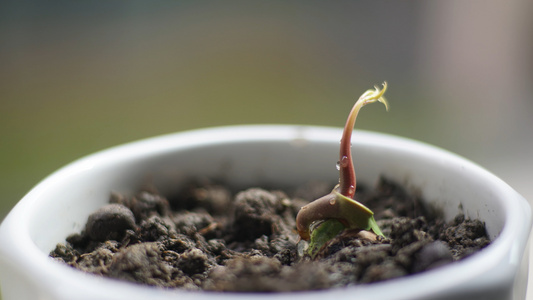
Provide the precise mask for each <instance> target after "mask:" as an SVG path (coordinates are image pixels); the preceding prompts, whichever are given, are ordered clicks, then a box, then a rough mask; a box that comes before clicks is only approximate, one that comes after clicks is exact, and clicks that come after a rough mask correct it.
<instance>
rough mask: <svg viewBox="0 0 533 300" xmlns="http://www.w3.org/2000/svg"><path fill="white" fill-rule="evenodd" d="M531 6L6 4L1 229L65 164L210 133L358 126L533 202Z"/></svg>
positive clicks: (1, 60) (0, 20)
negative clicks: (496, 180)
mask: <svg viewBox="0 0 533 300" xmlns="http://www.w3.org/2000/svg"><path fill="white" fill-rule="evenodd" d="M532 4H533V3H532V2H531V1H516V0H512V1H496V0H485V1H440V2H436V1H427V2H421V1H402V2H400V1H390V2H385V1H336V2H326V1H290V2H288V1H262V2H253V1H224V2H222V1H218V2H215V1H213V2H195V1H186V2H185V1H168V2H164V1H163V2H161V1H156V2H151V1H150V2H145V1H142V2H140V1H125V2H114V1H113V2H107V1H106V2H99V1H52V2H50V1H17V2H2V3H1V4H0V191H1V194H0V220H1V219H2V218H3V217H4V216H5V215H6V214H7V213H8V211H9V209H10V208H11V207H13V206H14V205H15V203H16V202H17V201H18V200H19V199H20V198H21V197H22V196H23V195H24V194H25V193H26V192H27V191H28V190H29V189H30V188H31V187H32V186H33V185H35V184H36V183H38V182H39V180H41V179H42V178H44V177H45V176H46V175H48V174H49V173H51V172H53V171H54V170H56V169H58V168H60V167H61V166H63V165H65V164H67V163H69V162H71V161H73V160H75V159H77V158H80V157H81V156H84V155H87V154H90V153H92V152H95V151H97V150H101V149H104V148H107V147H110V146H114V145H118V144H121V143H125V142H129V141H133V140H137V139H142V138H146V137H150V136H154V135H160V134H165V133H170V132H176V131H182V130H187V129H193V128H200V127H210V126H220V125H231V124H247V123H285V124H313V125H326V126H338V127H341V126H343V125H344V122H345V119H346V117H347V113H348V111H349V109H350V108H351V106H352V104H353V103H354V101H355V100H356V99H357V98H358V97H359V95H360V94H361V93H362V92H364V91H365V90H366V89H368V88H371V87H372V86H373V85H374V84H379V83H381V82H382V81H384V80H387V81H388V83H389V91H388V92H387V98H388V100H389V101H390V104H391V110H390V112H388V113H386V112H385V110H384V109H383V107H381V106H378V105H376V106H369V107H368V108H365V109H364V112H363V113H362V114H361V115H360V117H359V120H358V122H357V124H356V128H357V129H367V130H374V131H380V132H386V133H391V134H396V135H400V136H405V137H409V138H413V139H417V140H422V141H425V142H427V143H430V144H434V145H437V146H440V147H442V148H445V149H448V150H450V151H453V152H456V153H458V154H460V155H462V156H465V157H467V158H469V159H471V160H473V161H474V162H477V163H478V164H480V165H482V166H484V167H485V168H487V169H489V170H490V171H492V172H494V173H495V174H496V175H498V176H499V177H501V178H502V179H504V180H505V181H507V182H508V183H509V184H510V185H511V186H512V187H514V188H515V189H517V190H518V191H519V192H520V193H522V194H523V195H524V196H525V197H526V198H527V199H529V200H530V201H531V200H533V185H532V184H531V180H532V178H533V177H532V175H531V174H532V172H531V167H533V158H532V156H531V154H530V153H531V149H532V146H533V141H532V136H533V135H532V133H531V130H532V129H533V118H532V115H533V100H532V95H533V90H532V83H533V21H532V18H531V12H532V11H533V5H532Z"/></svg>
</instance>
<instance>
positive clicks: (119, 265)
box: [50, 179, 490, 292]
mask: <svg viewBox="0 0 533 300" xmlns="http://www.w3.org/2000/svg"><path fill="white" fill-rule="evenodd" d="M331 187H332V185H329V184H324V183H314V184H308V185H306V186H302V187H300V188H298V189H297V190H294V191H287V192H282V191H277V190H276V191H267V190H263V189H259V188H251V189H248V190H244V191H240V192H235V191H232V190H230V189H228V188H226V187H224V186H223V185H219V184H214V183H211V182H209V181H207V180H196V181H194V182H190V183H189V184H187V185H186V187H185V188H184V189H183V190H181V191H180V192H179V193H177V194H176V195H173V196H169V197H168V198H166V197H164V196H162V195H160V194H159V193H158V192H157V191H156V190H155V189H154V188H146V189H144V190H143V191H141V192H139V193H138V194H136V195H135V196H133V197H128V196H125V195H120V194H112V195H111V199H110V204H108V205H106V206H104V207H102V208H100V209H99V210H97V211H96V212H94V213H93V214H92V215H91V216H90V217H89V218H88V220H87V225H86V227H85V230H84V231H82V232H81V233H80V234H73V235H71V236H69V237H68V238H67V240H66V243H62V244H58V245H57V247H56V249H55V250H53V251H52V252H51V254H50V255H51V256H52V257H54V258H55V259H57V260H59V261H62V262H64V263H67V264H69V265H70V266H73V267H75V268H78V269H80V270H83V271H86V272H90V273H94V274H98V275H102V276H107V277H112V278H117V279H122V280H127V281H132V282H137V283H140V284H145V285H152V286H158V287H167V288H181V289H186V290H209V291H241V292H285V291H297V290H317V289H328V288H335V287H343V286H349V285H356V284H368V283H372V282H378V281H383V280H389V279H393V278H397V277H401V276H407V275H410V274H415V273H419V272H423V271H426V270H430V269H434V268H438V267H440V266H442V265H445V264H449V263H453V262H454V261H457V260H460V259H463V258H465V257H467V256H469V255H471V254H472V253H474V252H476V251H478V250H480V249H482V248H484V247H485V246H487V245H488V244H489V243H490V241H489V239H488V237H487V234H486V232H485V225H484V223H483V222H481V221H479V220H468V219H465V217H464V216H463V215H462V214H459V215H457V217H455V219H454V220H453V221H452V222H450V223H446V222H445V221H444V220H443V218H442V216H441V214H440V213H439V211H438V210H436V209H434V208H430V207H427V206H425V205H424V204H423V200H422V199H420V197H418V196H416V195H412V194H408V193H407V192H406V191H405V190H404V189H403V188H402V187H401V186H399V185H398V184H396V183H394V182H391V181H388V180H386V179H381V180H380V181H379V183H378V184H377V186H376V187H375V188H374V189H368V188H364V187H359V189H358V192H357V194H356V197H355V198H356V199H357V200H359V201H360V202H362V203H364V204H366V205H367V206H368V207H369V208H370V209H372V210H373V211H374V213H375V218H376V220H377V222H378V224H379V226H380V227H381V229H382V231H383V233H384V234H385V236H387V237H388V238H386V239H379V240H378V241H373V242H372V241H370V240H367V239H364V238H360V237H359V236H360V235H357V232H353V231H352V232H350V231H345V232H343V233H342V234H341V235H340V236H338V237H337V238H335V239H334V240H332V241H330V242H329V243H328V244H327V245H325V246H324V247H323V248H322V249H321V250H320V252H319V254H318V259H317V260H315V261H311V260H310V259H309V258H308V257H306V256H305V255H304V248H305V246H306V243H305V242H303V241H302V242H299V237H298V234H297V233H296V226H295V217H296V214H297V213H298V210H299V209H300V207H302V206H303V205H305V204H306V203H308V202H309V201H311V200H314V199H316V198H318V197H320V196H323V195H325V194H327V193H329V192H330V190H331Z"/></svg>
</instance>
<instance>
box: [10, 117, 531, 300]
mask: <svg viewBox="0 0 533 300" xmlns="http://www.w3.org/2000/svg"><path fill="white" fill-rule="evenodd" d="M341 132H342V131H341V129H337V128H323V127H308V126H234V127H222V128H213V129H206V130H196V131H189V132H184V133H177V134H171V135H165V136H160V137H155V138H151V139H147V140H143V141H139V142H134V143H130V144H127V145H123V146H119V147H115V148H112V149H109V150H105V151H102V152H98V153H96V154H93V155H90V156H88V157H85V158H82V159H80V160H78V161H75V162H73V163H72V164H69V165H68V166H66V167H64V168H62V169H60V170H59V171H57V172H55V173H53V174H52V175H50V176H49V177H47V178H46V179H44V180H43V181H42V182H41V183H39V184H38V185H37V186H36V187H35V188H33V189H32V190H31V191H30V192H29V193H28V194H27V195H26V196H25V197H24V198H23V199H22V200H21V201H20V202H19V203H18V204H17V205H16V206H15V208H13V210H12V211H11V212H10V213H9V215H8V216H7V217H6V219H5V220H4V221H3V223H2V225H1V227H0V280H1V281H0V283H1V290H2V297H3V299H4V300H23V299H32V300H34V299H65V300H67V299H68V300H74V299H101V300H105V299H130V300H135V299H151V300H157V299H195V300H204V299H205V300H207V299H213V300H214V299H235V298H241V299H249V298H251V297H252V298H253V299H278V300H279V299H291V300H292V299H294V297H296V296H297V297H305V298H301V299H305V300H314V299H317V300H318V299H320V300H323V299H338V300H341V299H373V300H375V299H389V300H391V299H448V298H449V299H523V298H524V295H525V289H526V284H527V269H528V256H527V251H526V246H527V241H528V236H529V232H530V228H531V208H530V206H529V204H528V203H527V202H526V201H525V200H524V199H523V197H521V196H520V195H519V194H517V193H516V192H515V191H514V190H513V189H512V188H510V187H509V186H508V185H507V184H505V183H504V182H502V181H501V180H500V179H498V178H497V177H495V176H494V175H492V174H491V173H489V172H487V171H486V170H484V169H482V168H481V167H479V166H477V165H475V164H473V163H471V162H469V161H467V160H465V159H463V158H461V157H458V156H457V155H454V154H452V153H449V152H446V151H444V150H441V149H438V148H435V147H432V146H429V145H425V144H422V143H419V142H414V141H410V140H406V139H403V138H398V137H393V136H388V135H383V134H378V133H370V132H361V131H356V132H355V133H354V136H353V139H352V140H353V147H352V151H353V155H354V162H355V170H356V173H357V179H358V181H359V182H364V183H367V185H373V184H374V183H375V182H376V181H377V178H378V176H379V175H381V174H384V175H386V176H387V177H388V178H391V179H393V180H396V181H397V182H400V183H405V184H406V186H407V187H408V189H409V188H414V189H416V190H417V191H420V192H421V194H422V196H423V197H424V198H425V199H426V200H427V201H428V202H430V203H433V204H435V205H437V206H438V207H440V208H442V209H443V210H444V213H445V216H446V218H447V219H451V218H453V217H454V216H455V215H456V214H457V213H458V212H460V211H461V209H460V207H462V210H463V211H464V213H465V214H466V215H467V216H468V217H470V218H480V219H481V220H483V221H485V222H486V228H487V231H488V234H489V236H490V238H491V239H492V240H493V242H492V243H491V244H490V245H489V246H488V247H486V248H485V249H483V250H482V251H480V252H479V253H476V254H475V255H473V256H470V257H468V258H466V259H464V260H462V261H459V262H456V263H452V264H450V265H447V266H444V267H442V268H438V269H435V270H431V271H427V272H424V273H420V274H416V275H412V276H408V277H403V278H400V279H395V280H391V281H386V282H381V283H375V284H370V285H361V286H355V287H349V288H344V289H332V290H326V291H320V292H301V293H297V295H296V294H294V293H279V294H253V296H252V295H251V294H231V293H212V292H211V293H207V292H205V293H204V292H187V291H181V290H165V289H159V288H152V287H146V286H141V285H136V284H132V283H128V282H122V281H118V280H113V279H107V278H102V277H98V276H95V275H91V274H86V273H83V272H81V271H78V270H75V269H73V268H71V267H68V266H66V265H64V264H62V263H59V262H57V261H54V260H52V259H51V258H49V257H48V254H49V252H50V251H51V250H52V249H54V247H55V246H56V244H57V243H59V242H63V241H64V240H65V238H66V237H67V235H69V234H71V233H75V232H80V231H81V230H82V229H83V227H84V225H85V221H86V219H87V217H88V216H89V214H90V213H92V212H93V211H94V210H96V209H97V208H98V207H100V206H102V205H104V204H105V203H107V201H108V199H109V195H110V192H111V191H117V192H130V193H131V192H134V191H136V190H137V189H138V188H139V187H140V186H141V185H142V183H143V182H145V181H146V180H151V181H153V182H154V183H156V184H157V185H158V186H159V187H161V190H162V191H163V192H164V191H165V190H168V189H172V188H176V186H175V185H176V184H177V183H178V182H180V180H181V179H185V178H189V177H194V176H197V175H207V176H212V177H218V178H224V179H226V180H227V181H228V182H229V183H231V184H233V185H236V186H251V185H255V186H261V185H268V186H272V185H275V186H279V187H283V186H289V185H291V186H294V185H297V184H300V183H304V182H306V181H309V180H328V181H334V180H335V179H336V178H337V176H338V174H337V170H336V169H335V163H336V161H337V155H338V147H339V140H340V137H341Z"/></svg>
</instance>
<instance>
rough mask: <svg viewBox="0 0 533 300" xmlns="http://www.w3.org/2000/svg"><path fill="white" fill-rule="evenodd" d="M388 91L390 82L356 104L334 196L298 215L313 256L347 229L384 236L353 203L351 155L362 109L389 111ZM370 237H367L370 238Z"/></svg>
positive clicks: (365, 210)
mask: <svg viewBox="0 0 533 300" xmlns="http://www.w3.org/2000/svg"><path fill="white" fill-rule="evenodd" d="M386 90H387V83H386V82H384V83H383V89H379V87H377V86H374V90H367V91H366V92H364V93H363V95H361V97H359V100H357V102H355V104H354V106H353V108H352V110H351V111H350V114H349V115H348V120H347V121H346V125H345V126H344V131H343V133H342V138H341V145H340V155H339V161H338V162H337V169H338V170H339V184H338V185H337V186H335V188H333V190H332V191H331V193H329V194H327V195H325V196H323V197H321V198H318V199H317V200H315V201H313V202H311V203H309V204H307V205H305V206H304V207H302V208H301V210H300V211H299V212H298V215H297V217H296V226H297V229H298V234H299V235H300V237H301V239H303V240H306V241H307V240H310V242H309V248H308V254H309V255H310V256H311V257H314V256H315V255H316V252H317V251H318V250H319V249H320V248H321V247H322V246H323V245H324V244H325V243H327V242H328V241H329V240H331V239H332V238H334V237H335V236H337V235H338V234H339V233H340V232H342V231H343V230H345V229H355V230H361V231H368V233H371V234H372V235H373V236H374V237H377V236H384V235H383V233H382V232H381V230H380V229H379V226H378V224H377V223H376V220H375V219H374V213H373V212H372V211H371V210H370V209H368V208H367V207H366V206H365V205H363V204H361V203H359V202H358V201H356V200H354V199H353V198H354V195H355V190H356V177H355V170H354V167H353V161H352V153H351V138H352V131H353V128H354V124H355V120H356V118H357V114H358V113H359V110H361V108H362V107H363V106H365V105H367V104H369V103H374V102H381V103H383V104H384V105H385V108H386V109H387V110H388V109H389V105H388V103H387V100H386V99H385V98H384V97H383V94H384V93H385V91H386ZM367 236H368V235H367Z"/></svg>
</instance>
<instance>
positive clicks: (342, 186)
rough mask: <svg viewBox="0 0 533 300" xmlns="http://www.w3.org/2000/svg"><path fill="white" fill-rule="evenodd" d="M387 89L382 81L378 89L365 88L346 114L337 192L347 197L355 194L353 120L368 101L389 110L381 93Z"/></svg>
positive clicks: (385, 83)
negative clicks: (379, 103) (352, 144)
mask: <svg viewBox="0 0 533 300" xmlns="http://www.w3.org/2000/svg"><path fill="white" fill-rule="evenodd" d="M386 90H387V82H383V89H381V90H380V89H379V88H378V87H377V86H374V90H367V91H366V92H365V93H363V95H361V97H359V100H357V102H355V104H354V106H353V107H352V110H351V111H350V114H349V115H348V120H346V125H345V126H344V131H343V133H342V138H341V146H340V154H339V173H340V175H339V193H340V194H341V195H344V196H346V197H348V198H352V199H353V196H354V194H355V189H356V184H357V180H356V177H355V171H354V167H353V160H352V151H351V148H352V147H351V140H352V132H353V128H354V125H355V120H356V119H357V115H358V114H359V110H361V108H362V107H363V106H365V105H367V104H369V103H373V102H376V101H378V102H381V103H383V104H384V105H385V108H386V109H387V110H389V104H388V103H387V100H386V99H385V97H383V94H384V93H385V91H386Z"/></svg>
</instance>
